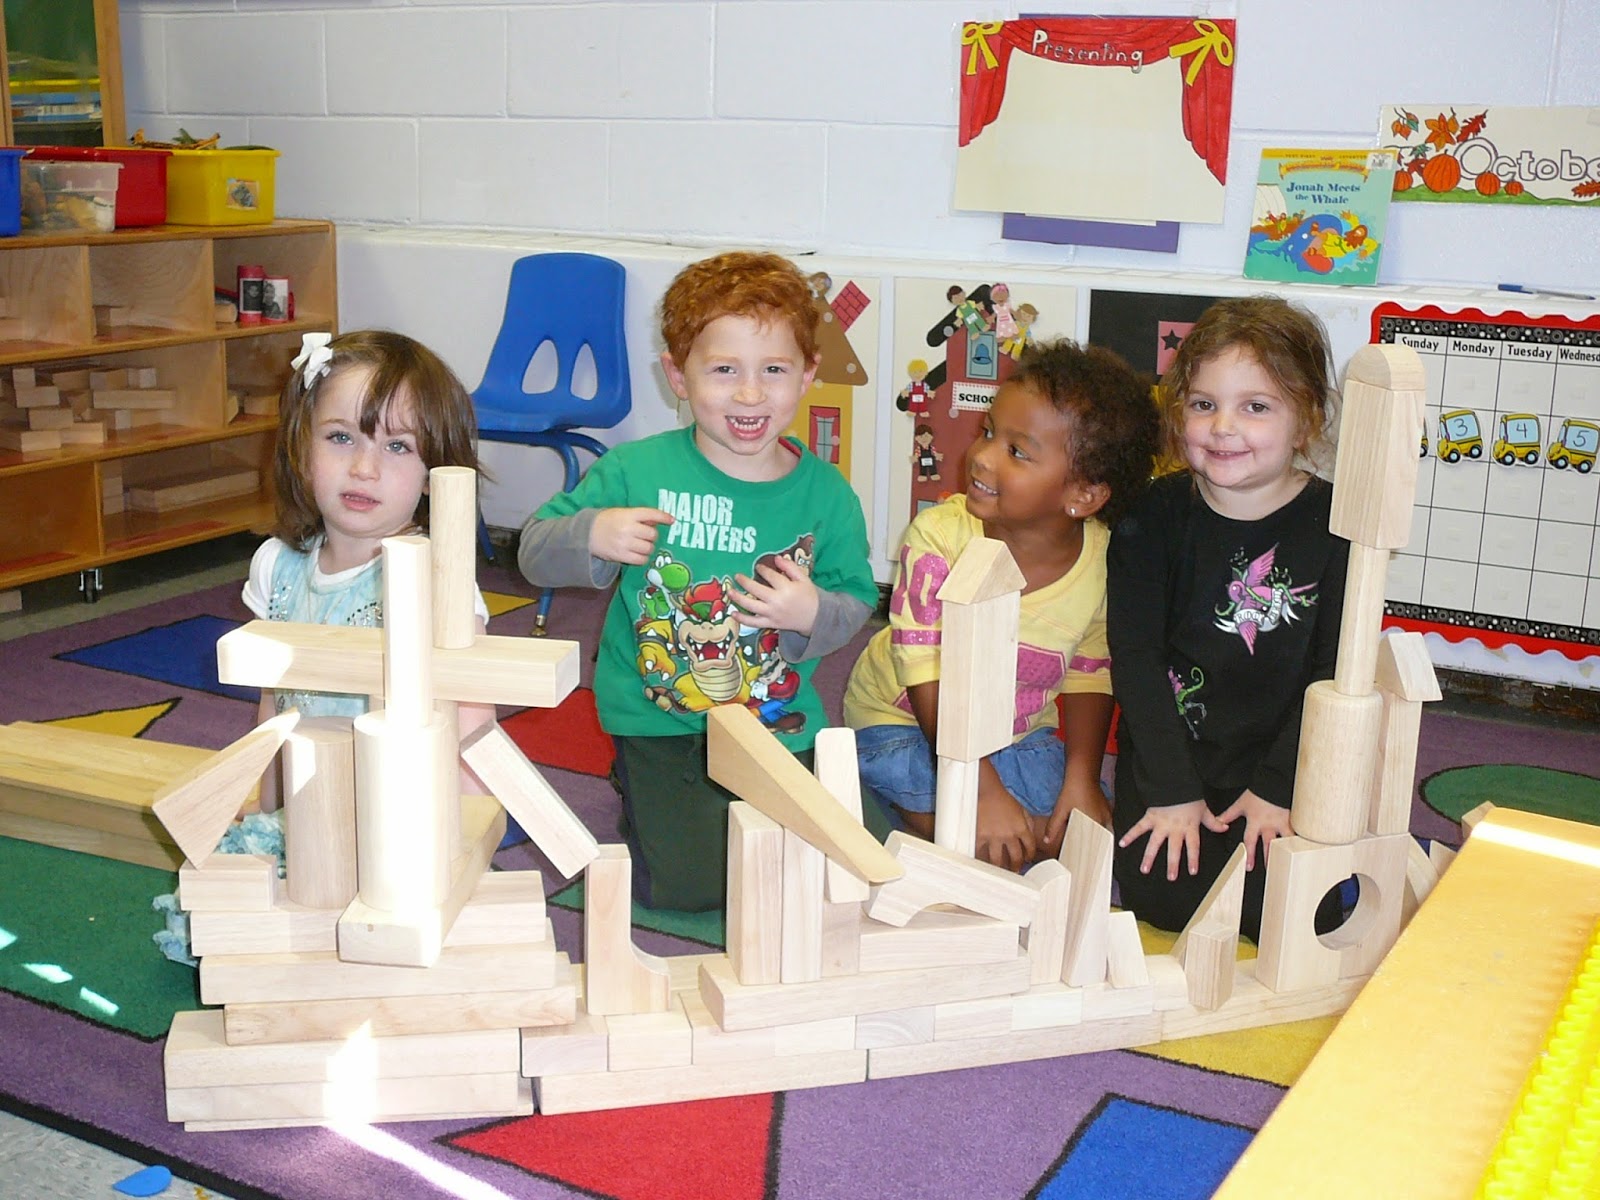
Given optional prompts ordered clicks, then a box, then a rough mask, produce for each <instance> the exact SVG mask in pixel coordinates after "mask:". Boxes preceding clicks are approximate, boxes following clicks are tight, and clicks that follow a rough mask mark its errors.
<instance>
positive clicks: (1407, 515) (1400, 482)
mask: <svg viewBox="0 0 1600 1200" xmlns="http://www.w3.org/2000/svg"><path fill="white" fill-rule="evenodd" d="M1427 386H1428V385H1427V379H1426V376H1425V374H1424V372H1423V369H1422V360H1421V358H1419V357H1418V356H1417V352H1416V351H1415V350H1413V349H1411V348H1410V347H1409V346H1402V345H1398V344H1383V345H1370V346H1363V347H1361V349H1359V350H1357V351H1356V352H1355V354H1354V355H1352V356H1351V358H1350V362H1349V364H1348V366H1347V367H1346V368H1345V384H1344V398H1343V403H1342V404H1341V405H1340V412H1339V462H1338V464H1337V466H1336V468H1335V470H1334V477H1333V512H1332V514H1331V516H1330V517H1329V519H1328V527H1329V529H1331V530H1332V531H1333V532H1334V533H1336V534H1338V535H1339V536H1340V537H1343V538H1348V539H1350V541H1351V542H1356V543H1359V544H1361V545H1363V546H1372V547H1377V548H1380V549H1385V550H1393V549H1397V548H1399V547H1401V546H1404V545H1405V544H1406V542H1407V541H1408V540H1409V539H1410V537H1411V506H1412V502H1413V498H1414V496H1415V493H1416V488H1417V441H1418V439H1419V438H1420V436H1421V435H1422V432H1423V421H1424V405H1425V403H1426V401H1427Z"/></svg>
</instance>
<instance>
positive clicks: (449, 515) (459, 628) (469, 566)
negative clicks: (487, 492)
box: [428, 467, 478, 650]
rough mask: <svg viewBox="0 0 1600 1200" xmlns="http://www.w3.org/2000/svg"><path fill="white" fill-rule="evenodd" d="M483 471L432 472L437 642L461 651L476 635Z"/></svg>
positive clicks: (447, 469)
mask: <svg viewBox="0 0 1600 1200" xmlns="http://www.w3.org/2000/svg"><path fill="white" fill-rule="evenodd" d="M477 532H478V473H477V472H476V471H474V470H473V469H472V468H471V467H435V468H433V470H431V471H429V472H428V537H429V539H430V540H431V541H432V542H433V644H434V645H435V646H438V647H440V648H441V649H453V650H459V649H461V648H463V647H466V646H470V645H472V640H473V638H474V637H476V636H477V630H476V628H475V626H474V624H473V618H474V616H476V614H475V613H474V612H473V604H472V599H473V586H474V579H475V576H476V573H475V571H474V570H473V566H474V563H475V562H476V560H477V558H476V556H477Z"/></svg>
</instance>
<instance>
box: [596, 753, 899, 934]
mask: <svg viewBox="0 0 1600 1200" xmlns="http://www.w3.org/2000/svg"><path fill="white" fill-rule="evenodd" d="M611 740H612V741H613V742H615V743H616V747H617V757H616V762H615V764H614V765H613V767H612V785H613V786H614V787H616V789H617V793H618V794H619V795H620V796H621V797H622V813H623V835H624V836H625V837H626V838H627V840H628V849H629V851H630V852H631V853H632V854H633V896H634V899H635V900H637V901H639V903H640V904H643V905H645V906H647V907H649V908H671V909H678V910H680V911H684V912H704V911H706V910H708V909H714V908H721V907H722V906H723V904H724V903H726V901H727V894H728V804H729V803H730V802H731V801H733V800H737V799H738V797H737V796H735V795H734V794H733V793H732V792H730V791H728V789H727V788H725V787H722V786H721V785H720V784H717V783H713V782H712V781H711V780H710V778H708V777H707V775H706V739H705V735H704V734H699V733H696V734H685V735H682V736H678V737H617V736H613V738H612V739H611ZM795 757H796V758H798V759H799V760H800V761H801V762H802V763H803V764H804V765H805V767H806V769H807V770H810V769H811V762H812V756H811V751H810V750H803V751H801V752H800V753H798V754H796V755H795ZM861 807H862V816H863V820H864V823H865V824H866V827H867V829H868V830H869V831H870V832H871V834H872V836H873V837H875V838H877V839H878V840H879V841H880V842H881V841H883V840H884V839H885V838H887V837H888V836H889V829H890V825H889V822H888V819H887V818H885V817H884V815H883V810H882V809H881V808H879V807H878V804H877V801H876V800H875V799H873V798H871V797H868V796H865V795H864V796H863V797H862V801H861Z"/></svg>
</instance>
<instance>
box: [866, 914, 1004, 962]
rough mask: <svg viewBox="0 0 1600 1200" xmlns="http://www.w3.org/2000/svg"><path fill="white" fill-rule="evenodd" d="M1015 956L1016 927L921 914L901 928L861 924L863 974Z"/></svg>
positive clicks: (976, 918)
mask: <svg viewBox="0 0 1600 1200" xmlns="http://www.w3.org/2000/svg"><path fill="white" fill-rule="evenodd" d="M1016 956H1017V927H1016V925H1014V924H1011V923H1010V922H1007V921H997V920H995V919H994V918H993V917H982V916H977V915H975V914H973V913H964V912H943V911H926V912H919V913H917V914H916V915H915V916H913V917H912V918H911V920H910V921H908V922H907V923H906V924H905V925H904V926H903V927H900V928H896V927H895V926H893V925H884V924H882V923H880V922H878V921H864V922H861V959H860V969H861V970H862V971H909V970H915V969H916V968H918V967H955V966H961V965H963V964H964V965H966V966H974V965H976V964H978V963H989V962H1010V961H1011V960H1012V959H1013V958H1015V957H1016Z"/></svg>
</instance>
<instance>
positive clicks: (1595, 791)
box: [1422, 766, 1600, 825]
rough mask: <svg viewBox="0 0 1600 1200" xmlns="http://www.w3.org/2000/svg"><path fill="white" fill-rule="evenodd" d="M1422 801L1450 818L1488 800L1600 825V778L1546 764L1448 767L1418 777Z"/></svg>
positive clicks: (1567, 819)
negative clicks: (1556, 768) (1435, 773)
mask: <svg viewBox="0 0 1600 1200" xmlns="http://www.w3.org/2000/svg"><path fill="white" fill-rule="evenodd" d="M1422 799H1423V801H1424V802H1425V803H1426V804H1427V806H1428V807H1429V808H1431V809H1433V811H1434V812H1436V813H1438V814H1439V815H1440V816H1443V817H1448V818H1449V819H1450V820H1452V821H1459V820H1460V819H1461V818H1462V816H1464V815H1465V814H1467V813H1469V812H1471V811H1472V810H1473V809H1475V808H1477V807H1478V805H1480V804H1482V803H1483V802H1484V801H1485V800H1487V801H1489V802H1491V803H1493V804H1498V805H1500V806H1502V807H1504V808H1515V809H1520V810H1521V811H1523V812H1531V813H1538V814H1540V815H1541V816H1546V817H1560V818H1561V819H1563V820H1566V821H1582V822H1584V823H1585V824H1589V825H1600V779H1595V778H1593V777H1592V776H1589V775H1577V774H1574V773H1573V772H1571V771H1557V770H1554V769H1552V768H1550V767H1526V766H1490V767H1452V768H1450V769H1449V770H1447V771H1440V772H1439V773H1438V774H1437V775H1431V776H1429V777H1428V778H1427V779H1425V780H1423V781H1422Z"/></svg>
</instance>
